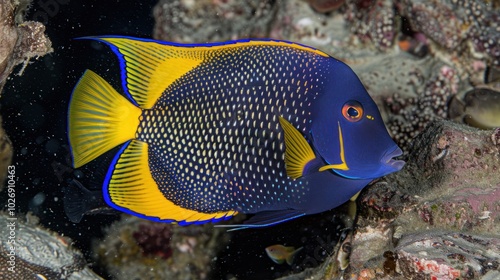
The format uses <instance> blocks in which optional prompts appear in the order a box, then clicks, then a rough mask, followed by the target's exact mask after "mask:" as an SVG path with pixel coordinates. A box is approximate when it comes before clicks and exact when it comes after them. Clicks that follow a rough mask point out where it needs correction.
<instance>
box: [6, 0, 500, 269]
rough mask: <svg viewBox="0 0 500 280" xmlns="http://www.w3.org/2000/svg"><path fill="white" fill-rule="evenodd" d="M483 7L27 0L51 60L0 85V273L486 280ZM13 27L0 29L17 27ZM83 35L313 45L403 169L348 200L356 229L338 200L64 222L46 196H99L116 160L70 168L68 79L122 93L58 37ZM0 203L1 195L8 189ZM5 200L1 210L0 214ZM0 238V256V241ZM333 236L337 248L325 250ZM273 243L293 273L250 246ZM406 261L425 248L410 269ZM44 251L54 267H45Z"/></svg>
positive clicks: (488, 147)
mask: <svg viewBox="0 0 500 280" xmlns="http://www.w3.org/2000/svg"><path fill="white" fill-rule="evenodd" d="M12 3H14V2H12ZM8 5H11V1H8V0H0V7H2V8H3V9H1V10H0V14H1V16H2V17H4V18H5V19H7V17H8V16H11V17H13V18H14V17H15V16H14V15H19V13H20V12H22V11H20V10H19V9H18V10H14V11H12V13H11V14H8V13H7V12H6V11H8V9H7V8H5V7H8ZM18 7H19V6H18ZM21 10H23V11H24V10H25V9H21ZM499 11H500V3H498V1H465V0H463V1H448V0H442V1H437V0H433V1H430V0H428V1H404V0H394V1H388V0H384V1H381V0H374V1H362V0H356V1H354V0H353V1H302V0H291V1H277V0H276V1H271V0H269V1H264V0H262V1H257V0H245V1H232V0H210V1H209V0H202V1H193V0H171V1H168V0H165V1H160V3H158V2H157V1H76V0H64V1H62V0H59V1H57V0H53V1H34V2H33V3H31V4H30V5H29V9H26V12H25V15H24V20H26V21H39V22H41V23H43V24H44V25H45V28H46V29H45V34H46V36H47V37H48V38H49V39H50V41H51V47H52V49H53V50H52V52H51V53H49V54H47V55H43V56H40V57H32V58H31V59H30V60H29V62H28V64H27V65H26V67H25V68H24V67H23V65H22V63H21V65H18V66H16V67H15V68H13V71H12V73H11V74H10V76H9V77H8V78H7V79H6V81H5V85H4V86H3V90H2V93H1V98H0V106H1V107H0V112H1V115H2V120H3V124H2V125H3V128H4V129H5V133H6V135H8V137H9V138H10V141H11V142H12V147H13V156H12V161H11V166H15V177H14V179H15V198H16V200H15V207H14V209H15V213H16V216H17V217H18V220H17V224H16V225H17V228H16V234H17V238H19V239H20V240H19V243H18V246H19V248H18V249H19V251H18V255H17V261H16V266H17V268H18V270H17V273H18V274H15V275H14V274H12V273H11V272H9V270H8V267H9V265H10V264H9V263H8V260H9V257H5V256H8V253H7V252H8V249H5V248H7V247H4V248H3V249H1V250H2V254H3V256H4V257H3V258H2V259H0V278H1V279H40V278H36V277H37V276H36V275H37V274H38V275H44V277H46V278H47V279H100V278H99V277H102V278H104V279H277V278H279V277H287V275H289V276H288V278H285V279H303V278H305V277H315V278H312V279H336V278H338V277H340V276H344V278H350V279H384V278H385V279H408V278H412V277H420V276H425V277H430V276H436V277H437V278H436V279H454V278H455V277H462V278H464V279H498V278H495V277H500V272H499V270H500V236H499V235H498V232H499V226H498V222H499V221H500V215H498V213H499V211H500V204H499V202H498V201H499V199H500V170H499V167H500V163H499V161H500V152H499V148H500V132H499V130H498V128H497V129H495V127H499V126H500V124H499V121H498V120H500V109H499V108H500V106H499V105H498V104H500V97H499V93H498V91H499V88H500V87H499V83H500V78H499V74H498V73H499V70H498V69H499V63H500V42H499V38H500V29H499V28H500V27H499V26H500V12H499ZM19 17H22V16H18V17H17V19H16V21H15V22H12V25H14V26H22V24H21V23H20V22H19ZM5 23H6V21H4V22H3V23H2V24H5ZM0 35H2V36H4V35H3V34H0ZM96 35H126V36H134V37H142V38H155V39H160V40H168V41H172V42H181V43H200V42H215V41H224V40H235V39H240V38H249V37H250V38H269V37H270V38H276V39H282V40H289V41H294V42H299V43H302V44H306V45H311V46H313V47H316V48H318V49H320V50H323V51H325V52H326V53H329V54H331V55H332V56H334V57H336V58H338V59H340V60H342V61H345V62H346V63H347V64H349V65H350V66H351V67H352V68H353V69H354V71H355V72H356V73H357V74H358V75H359V76H360V79H361V81H362V82H363V83H364V85H365V87H366V88H367V90H368V92H369V93H370V95H371V96H372V97H373V98H374V100H375V101H376V102H377V105H379V108H380V110H381V112H382V115H383V117H384V121H385V123H386V126H387V128H388V131H389V132H390V133H391V135H392V136H393V138H394V139H395V140H396V142H397V143H398V144H399V145H400V146H401V147H403V150H404V151H405V159H406V160H407V162H408V164H407V166H406V167H405V169H404V170H403V171H402V172H400V173H398V174H394V175H389V176H387V178H384V179H381V180H379V181H377V182H374V183H373V184H372V185H371V186H369V187H368V188H367V190H366V191H365V192H363V193H362V194H361V196H360V198H359V199H358V208H359V217H357V218H356V220H357V230H356V233H355V234H354V233H352V232H351V231H345V230H344V229H345V228H346V227H348V226H347V225H346V224H348V223H349V222H351V221H350V220H349V217H348V218H346V216H349V215H348V213H349V207H350V206H349V205H344V206H342V207H340V208H339V209H333V210H331V211H327V212H324V213H321V214H317V215H311V216H307V217H303V218H299V219H297V220H294V221H291V222H287V223H284V224H279V225H276V226H273V227H270V228H264V229H258V230H252V229H250V230H242V231H235V232H230V233H228V232H226V231H225V230H224V229H220V228H218V229H216V228H214V227H213V225H212V224H207V225H203V226H197V225H191V226H187V227H179V226H176V225H169V224H159V223H152V222H148V221H143V220H140V219H137V218H134V217H130V216H127V215H125V214H121V215H120V213H118V212H116V213H111V214H110V213H109V211H107V212H106V211H97V213H96V214H95V215H85V216H84V217H83V219H82V220H81V221H80V222H79V223H73V222H71V221H70V220H69V219H68V218H67V216H66V214H65V210H64V203H63V200H64V195H65V194H64V191H63V189H64V188H68V187H71V186H72V184H71V183H70V182H71V181H72V180H77V181H78V182H79V183H80V184H81V185H83V186H84V187H85V188H87V189H90V190H94V191H99V190H100V187H101V184H102V180H103V178H104V175H105V170H106V169H107V166H108V165H109V162H110V161H111V159H112V157H113V156H114V154H115V153H116V151H117V149H113V150H112V151H109V152H107V153H106V154H105V156H103V157H101V158H99V159H98V160H95V161H93V162H91V163H90V164H88V165H86V166H85V167H82V168H79V169H73V168H72V167H71V160H70V151H69V146H68V140H67V134H66V133H67V110H68V109H67V108H68V102H69V98H70V95H71V92H72V90H73V88H74V86H75V84H76V83H77V82H78V80H79V78H80V77H81V75H82V73H83V72H84V71H85V70H86V69H92V70H94V71H96V72H97V73H100V74H101V75H103V76H105V78H106V80H107V81H108V82H110V84H111V85H112V86H113V87H114V88H116V89H120V88H121V81H120V76H119V75H120V73H119V66H118V60H117V59H116V57H115V55H114V54H113V53H112V51H111V50H110V49H109V48H107V47H106V46H104V45H103V44H99V43H97V42H93V41H87V40H76V39H75V38H78V37H83V36H96ZM27 42H28V43H29V40H28V41H27ZM18 47H19V46H18ZM21 47H22V46H21ZM39 55H42V54H39ZM0 66H2V64H0ZM0 69H1V67H0ZM1 70H2V71H3V70H4V69H1ZM19 72H22V74H19ZM2 74H5V73H2ZM0 77H4V76H2V75H0ZM0 83H3V81H0ZM470 92H472V93H470ZM443 120H454V121H455V122H449V121H443ZM472 120H473V121H472ZM467 123H468V124H472V125H474V124H476V125H475V126H476V127H479V128H481V129H482V130H480V129H478V128H471V127H470V126H467V125H466V124H467ZM478 123H479V125H478ZM414 139H416V140H414ZM464 139H468V140H464ZM412 143H413V144H412ZM8 179H9V178H7V182H8ZM9 184H10V183H9ZM0 197H1V199H2V201H8V198H9V192H8V189H7V188H4V190H3V191H2V192H0ZM10 208H11V207H9V206H8V203H6V205H5V206H4V208H3V210H4V211H6V212H5V213H8V211H10V210H11V209H10ZM26 213H30V214H28V216H26ZM346 213H347V214H346ZM9 215H10V214H9ZM6 219H7V218H5V217H3V218H2V219H1V222H2V227H3V223H4V222H5V224H7V221H6ZM243 219H244V218H243V217H238V218H236V221H235V223H238V222H241V221H242V220H243ZM346 220H347V221H346ZM42 228H43V229H48V230H50V231H51V232H55V233H56V234H57V238H56V237H54V236H55V235H51V234H49V235H45V230H42ZM35 229H36V230H35ZM2 230H3V231H0V234H2V236H1V237H0V238H1V239H0V240H2V245H3V246H6V245H5V244H6V242H7V240H8V239H7V238H6V237H5V238H4V236H8V234H9V232H8V231H6V228H5V227H3V228H2ZM346 233H347V234H349V235H353V236H350V238H353V239H352V240H353V241H352V244H351V243H350V242H349V244H348V245H349V246H340V245H338V244H337V243H338V241H339V239H340V238H341V236H342V240H344V238H345V236H344V235H345V234H346ZM61 236H62V237H61ZM23 240H24V242H25V243H23ZM33 240H36V241H33ZM367 240H368V241H367ZM401 240H403V241H404V242H403V241H401ZM419 242H420V243H419ZM22 244H25V245H26V247H28V248H27V249H26V250H25V251H23V249H22V248H21V247H22ZM57 244H59V245H57ZM276 244H282V245H285V246H293V247H294V248H300V247H302V248H303V249H302V250H301V251H299V252H298V253H297V254H296V255H295V259H294V261H293V263H292V265H288V264H286V263H284V264H277V263H275V262H273V260H272V259H271V258H269V257H268V255H267V254H266V250H265V249H266V248H267V247H269V246H272V245H276ZM344 244H345V243H344ZM429 244H440V246H431V245H429ZM450 244H453V245H457V246H451V245H450ZM30 246H32V247H31V248H29V247H30ZM411 246H417V247H418V246H420V247H418V248H419V249H418V250H417V249H415V248H414V247H411ZM451 247H454V248H455V249H448V248H451ZM68 248H71V249H68ZM335 248H336V249H335ZM457 248H458V249H457ZM66 250H69V252H66ZM419 250H420V251H419ZM28 251H29V252H30V253H26V252H28ZM342 251H343V252H344V254H342V253H341V252H342ZM421 251H425V252H427V253H428V254H427V255H426V257H419V258H418V259H417V258H416V256H419V254H418V252H421ZM474 251H476V252H480V253H477V254H473V253H471V252H474ZM54 252H57V254H56V253H54ZM80 252H81V253H80ZM339 252H340V253H339ZM486 252H493V254H487V253H486ZM65 254H66V255H68V256H67V258H66V257H63V256H66V255H65ZM345 254H347V255H350V267H349V268H345V267H344V266H343V264H344V263H345V262H347V263H349V261H345V260H344V259H348V257H345ZM58 258H59V259H60V258H63V259H64V260H59V261H57V262H56V261H53V262H52V261H47V260H48V259H58ZM339 259H340V261H339ZM424 264H425V265H424ZM301 273H302V274H301ZM294 274H295V276H294ZM9 277H10V278H9ZM23 277H24V278H23ZM293 277H297V278H293ZM488 277H489V278H488ZM41 279H43V278H41Z"/></svg>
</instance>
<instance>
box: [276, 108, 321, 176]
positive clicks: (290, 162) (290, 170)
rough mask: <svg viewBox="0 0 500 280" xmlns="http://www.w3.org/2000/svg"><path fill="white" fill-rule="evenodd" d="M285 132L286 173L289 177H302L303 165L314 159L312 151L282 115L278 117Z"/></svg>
mask: <svg viewBox="0 0 500 280" xmlns="http://www.w3.org/2000/svg"><path fill="white" fill-rule="evenodd" d="M279 121H280V124H281V127H282V128H283V131H284V133H285V164H286V173H287V175H288V176H289V177H290V178H293V179H297V178H299V177H302V175H303V171H304V167H305V166H306V164H307V163H308V162H310V161H311V160H313V159H315V158H316V156H315V155H314V151H313V150H312V148H311V146H309V143H307V141H306V139H305V138H304V136H302V134H301V133H300V132H299V131H298V130H297V129H296V128H295V127H293V125H292V124H290V123H289V122H288V121H287V120H285V119H284V118H283V117H280V118H279Z"/></svg>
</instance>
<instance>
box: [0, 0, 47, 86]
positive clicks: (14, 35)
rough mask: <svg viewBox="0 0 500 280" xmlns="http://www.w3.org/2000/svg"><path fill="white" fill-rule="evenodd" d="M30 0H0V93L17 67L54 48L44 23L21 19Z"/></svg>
mask: <svg viewBox="0 0 500 280" xmlns="http://www.w3.org/2000/svg"><path fill="white" fill-rule="evenodd" d="M25 2H26V3H25ZM27 3H29V1H13V0H0V19H1V20H0V38H1V40H0V92H1V91H2V88H3V85H4V83H5V79H7V76H9V74H10V73H11V72H12V69H13V68H14V66H16V65H18V64H20V63H24V67H26V65H27V63H28V61H29V60H30V59H32V58H36V57H39V56H43V55H45V54H47V53H49V52H51V51H52V47H51V45H52V44H51V42H50V40H49V39H48V38H47V36H45V34H44V32H45V26H44V25H43V24H41V23H39V22H34V21H26V22H22V14H23V13H24V9H26V7H27ZM24 67H23V69H24ZM21 72H22V70H21Z"/></svg>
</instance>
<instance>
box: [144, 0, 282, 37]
mask: <svg viewBox="0 0 500 280" xmlns="http://www.w3.org/2000/svg"><path fill="white" fill-rule="evenodd" d="M275 8H276V5H275V4H274V1H267V0H266V1H260V0H229V1H222V0H217V1H212V0H196V1H195V0H174V1H172V0H161V1H159V2H158V4H156V6H155V8H154V10H153V15H154V17H155V20H156V25H155V28H154V31H153V37H154V38H156V39H160V40H165V41H173V42H178V43H201V42H218V41H227V40H236V39H240V38H259V37H260V38H262V37H267V36H266V35H267V34H268V32H269V31H268V29H269V23H270V21H271V20H272V19H273V16H274V14H275V10H276V9H275Z"/></svg>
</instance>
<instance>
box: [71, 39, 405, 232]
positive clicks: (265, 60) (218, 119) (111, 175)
mask: <svg viewBox="0 0 500 280" xmlns="http://www.w3.org/2000/svg"><path fill="white" fill-rule="evenodd" d="M86 39H93V40H97V41H99V42H103V43H106V44H107V45H109V46H110V47H111V49H112V50H113V51H114V52H115V54H116V55H117V56H118V59H119V61H120V67H121V78H122V87H123V93H124V95H125V96H123V95H122V94H120V93H118V92H117V91H116V90H115V89H114V88H113V87H112V86H111V85H110V84H109V83H107V82H106V81H105V80H104V79H103V78H101V77H100V76H99V75H97V74H96V73H94V72H92V71H90V70H87V71H86V72H85V73H84V74H83V76H82V77H81V79H80V81H79V82H78V83H77V85H76V87H75V89H74V91H73V93H72V96H71V100H70V105H69V124H68V130H69V132H68V134H69V142H70V146H71V153H72V159H73V163H74V166H75V167H80V166H82V165H84V164H86V163H88V162H90V161H92V160H94V159H95V158H97V157H99V156H100V155H101V154H103V153H104V152H106V151H108V150H110V149H111V148H113V147H116V146H118V145H121V149H120V150H119V151H118V153H117V154H116V156H115V157H114V159H113V160H112V162H111V165H110V166H109V169H108V171H107V174H106V176H105V178H104V181H103V187H102V192H103V196H104V200H105V201H106V203H107V204H109V205H110V206H111V207H113V208H115V209H117V210H120V211H123V212H125V213H128V214H131V215H135V216H138V217H141V218H145V219H148V220H153V221H159V222H172V223H178V224H181V225H186V224H192V223H196V224H201V223H206V222H210V221H212V222H217V221H220V220H225V219H228V218H230V217H232V216H234V215H236V214H237V213H238V212H241V213H256V215H255V216H253V217H252V218H251V219H250V220H248V221H247V222H246V223H245V224H243V225H236V227H237V228H247V227H263V226H269V225H274V224H277V223H280V222H284V221H287V220H290V219H294V218H297V217H301V216H304V215H308V214H314V213H318V212H322V211H326V210H329V209H331V208H334V207H336V206H338V205H340V204H342V203H344V202H345V201H347V200H348V199H349V198H351V197H352V196H353V195H355V194H356V193H358V192H359V191H360V190H361V189H362V188H363V187H364V186H365V185H367V184H368V183H369V182H370V181H371V180H372V179H374V178H377V177H380V176H384V175H386V174H389V173H392V172H395V171H398V170H400V169H401V168H402V167H403V165H404V162H403V161H401V160H395V159H394V157H397V156H399V155H401V153H402V152H401V150H400V149H399V147H398V146H397V145H396V144H395V143H394V141H393V140H392V139H391V138H390V136H389V134H388V133H387V131H386V128H385V127H384V124H383V122H382V118H381V116H380V113H379V111H378V108H377V106H376V105H375V103H374V101H373V100H372V98H370V96H369V95H368V93H367V92H366V90H365V88H364V87H363V85H362V84H361V82H360V81H359V79H358V77H357V76H356V74H354V72H353V71H352V70H351V69H350V68H349V67H348V66H347V65H346V64H344V63H343V62H341V61H339V60H337V59H335V58H333V57H331V56H329V55H328V54H326V53H324V52H322V51H320V50H317V49H314V48H311V47H308V46H304V45H300V44H296V43H291V42H286V41H278V40H271V39H268V40H240V41H230V42H223V43H209V44H176V43H170V42H162V41H155V40H148V39H138V38H128V37H120V36H109V37H92V38H86Z"/></svg>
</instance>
